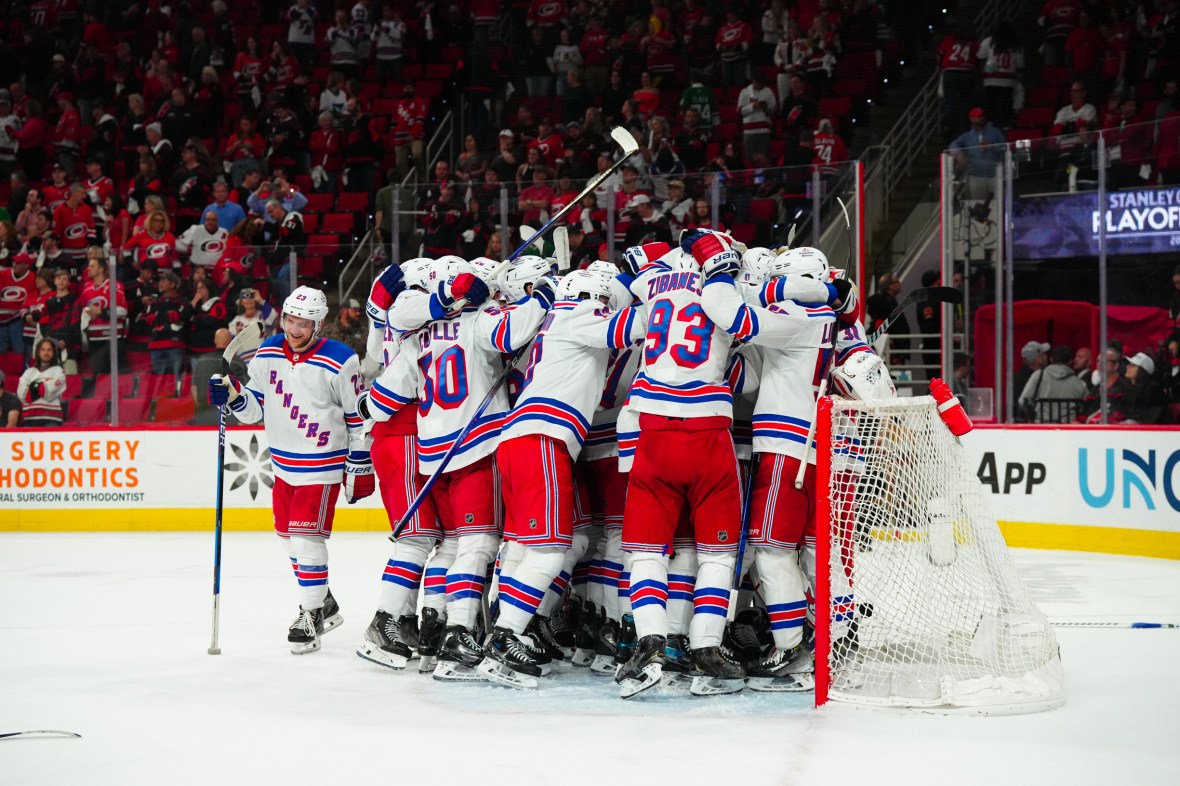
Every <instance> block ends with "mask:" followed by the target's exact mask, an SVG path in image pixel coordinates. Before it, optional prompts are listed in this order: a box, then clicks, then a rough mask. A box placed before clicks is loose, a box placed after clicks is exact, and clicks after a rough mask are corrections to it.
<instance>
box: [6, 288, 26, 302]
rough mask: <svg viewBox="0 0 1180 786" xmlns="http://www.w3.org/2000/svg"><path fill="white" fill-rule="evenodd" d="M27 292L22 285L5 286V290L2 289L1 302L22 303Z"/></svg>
mask: <svg viewBox="0 0 1180 786" xmlns="http://www.w3.org/2000/svg"><path fill="white" fill-rule="evenodd" d="M26 294H27V293H26V292H25V290H24V289H23V288H22V287H4V290H3V291H0V303H4V304H6V305H8V304H15V305H18V306H19V305H22V304H23V303H24V302H25V295H26Z"/></svg>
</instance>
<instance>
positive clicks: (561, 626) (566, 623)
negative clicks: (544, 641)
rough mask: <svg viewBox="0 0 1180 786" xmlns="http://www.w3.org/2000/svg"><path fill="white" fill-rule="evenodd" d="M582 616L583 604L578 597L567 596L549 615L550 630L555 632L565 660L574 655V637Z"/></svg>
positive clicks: (554, 637)
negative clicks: (559, 606)
mask: <svg viewBox="0 0 1180 786" xmlns="http://www.w3.org/2000/svg"><path fill="white" fill-rule="evenodd" d="M581 616H582V605H581V604H580V603H578V600H577V599H576V598H567V599H566V601H565V603H563V604H562V605H561V608H559V609H558V610H557V611H555V612H553V613H552V614H550V615H549V630H550V631H551V632H552V633H553V640H554V641H555V642H557V646H558V647H560V648H561V652H562V654H563V655H564V656H565V660H569V659H570V658H572V657H573V656H574V646H575V642H574V638H575V634H576V633H577V630H578V619H579V617H581Z"/></svg>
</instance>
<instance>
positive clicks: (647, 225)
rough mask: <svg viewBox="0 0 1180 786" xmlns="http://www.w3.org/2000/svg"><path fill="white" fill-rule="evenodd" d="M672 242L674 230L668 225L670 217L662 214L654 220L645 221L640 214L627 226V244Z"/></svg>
mask: <svg viewBox="0 0 1180 786" xmlns="http://www.w3.org/2000/svg"><path fill="white" fill-rule="evenodd" d="M661 241H662V242H664V243H671V242H672V230H671V228H670V227H669V226H668V219H667V218H666V217H665V216H664V215H663V214H660V215H659V216H658V217H656V218H655V220H654V221H644V220H643V219H642V218H640V217H639V216H635V217H634V218H632V219H631V224H630V226H628V227H627V239H626V246H627V247H628V248H630V247H631V246H641V245H644V244H645V243H659V242H661Z"/></svg>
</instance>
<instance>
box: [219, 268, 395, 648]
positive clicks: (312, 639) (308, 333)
mask: <svg viewBox="0 0 1180 786" xmlns="http://www.w3.org/2000/svg"><path fill="white" fill-rule="evenodd" d="M327 317H328V302H327V299H326V298H325V297H324V293H323V292H320V291H319V290H317V289H312V288H311V287H305V286H301V287H298V288H297V289H296V290H295V291H294V292H292V293H291V294H290V295H289V296H288V297H287V299H286V301H284V303H283V313H282V317H281V323H280V324H281V327H282V328H283V330H284V335H279V336H274V337H272V338H269V339H267V340H266V341H265V342H263V344H262V346H261V348H260V349H259V350H258V353H257V354H255V356H254V358H253V359H252V360H251V361H250V365H249V367H248V370H249V377H250V381H249V382H248V383H247V384H246V385H244V386H243V385H242V384H241V383H240V382H238V381H237V380H235V379H234V378H233V377H231V376H228V375H223V374H217V375H214V376H213V377H212V378H211V379H210V380H209V403H211V404H213V405H215V406H221V405H223V404H225V405H228V406H229V408H230V410H231V411H232V412H233V413H234V415H235V416H236V417H237V418H238V420H240V421H242V422H243V423H257V422H258V421H260V420H261V421H262V422H263V425H264V427H265V429H266V439H267V443H268V444H269V446H270V454H271V463H272V464H273V466H274V473H275V479H274V489H273V493H272V509H273V511H274V526H275V531H276V532H277V533H278V535H279V537H281V538H283V540H284V541H285V543H286V546H287V550H288V553H289V557H290V560H291V566H292V568H293V569H294V571H295V577H296V579H297V580H298V584H299V596H300V603H299V616H298V617H296V619H295V621H294V622H293V623H292V624H291V628H290V631H289V632H288V635H287V640H288V641H289V642H290V643H291V651H292V652H293V653H295V654H302V653H306V652H313V651H315V650H317V649H319V648H320V634H322V633H324V632H325V631H328V630H331V629H333V628H335V627H337V626H338V625H339V624H340V623H341V622H342V621H343V617H341V615H340V608H339V606H338V605H337V603H336V600H335V598H333V597H332V593H331V592H330V591H329V589H328V545H327V540H328V537H329V536H330V535H331V534H332V519H333V514H334V512H335V507H336V499H337V497H338V496H339V494H340V489H341V485H343V487H344V494H345V497H346V498H347V500H348V502H349V504H351V503H353V502H356V501H357V500H360V499H363V498H365V497H367V496H369V495H370V494H372V493H373V489H374V479H373V465H372V463H371V461H370V459H369V452H368V448H367V446H366V445H365V438H364V436H363V434H362V428H361V427H362V419H361V417H360V415H359V414H357V411H356V398H357V394H358V393H359V392H360V391H361V389H362V387H363V385H364V381H363V379H362V378H361V372H360V364H359V362H358V360H357V356H356V353H355V352H353V351H352V349H350V348H349V347H348V346H346V345H344V344H342V343H340V342H338V341H333V340H331V339H326V338H322V337H320V336H319V332H320V328H321V327H322V326H323V324H324V320H325V319H327Z"/></svg>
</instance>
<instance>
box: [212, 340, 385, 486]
mask: <svg viewBox="0 0 1180 786" xmlns="http://www.w3.org/2000/svg"><path fill="white" fill-rule="evenodd" d="M248 369H249V373H250V381H249V383H247V385H246V387H245V390H243V395H241V396H239V397H238V398H236V399H234V402H233V403H232V404H230V409H231V410H233V412H234V414H235V415H237V417H238V420H240V421H242V422H243V423H257V422H258V421H259V420H261V421H263V424H264V425H265V427H266V438H267V441H268V442H269V443H270V455H271V464H272V465H273V466H274V471H275V475H276V476H277V477H279V478H282V479H283V480H284V481H286V482H287V483H290V484H291V485H292V486H310V485H315V484H322V483H340V482H341V481H343V480H344V459H345V457H346V456H347V455H348V453H349V451H364V450H365V439H364V435H363V434H362V433H361V432H362V429H361V427H362V425H363V422H362V420H361V417H360V415H358V414H357V412H356V397H357V394H358V393H359V392H360V391H361V389H362V388H363V387H364V379H363V378H362V376H361V370H360V362H359V361H358V360H357V356H356V353H355V352H353V351H352V349H351V348H349V347H348V346H347V345H345V344H342V343H340V342H339V341H333V340H332V339H328V338H321V339H319V340H318V341H316V343H315V344H314V345H313V346H312V347H311V348H310V349H309V350H308V351H306V352H302V353H295V352H292V351H291V347H290V346H289V345H288V344H287V342H286V339H285V338H284V337H283V336H273V337H271V338H268V339H267V340H266V341H264V342H263V343H262V347H261V348H259V350H258V353H257V354H256V355H255V356H254V358H253V360H251V361H250V365H249V367H248Z"/></svg>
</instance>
